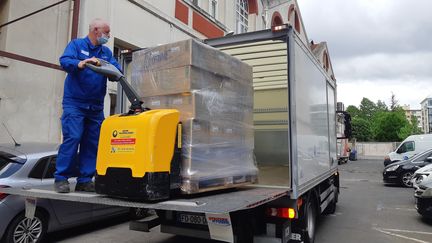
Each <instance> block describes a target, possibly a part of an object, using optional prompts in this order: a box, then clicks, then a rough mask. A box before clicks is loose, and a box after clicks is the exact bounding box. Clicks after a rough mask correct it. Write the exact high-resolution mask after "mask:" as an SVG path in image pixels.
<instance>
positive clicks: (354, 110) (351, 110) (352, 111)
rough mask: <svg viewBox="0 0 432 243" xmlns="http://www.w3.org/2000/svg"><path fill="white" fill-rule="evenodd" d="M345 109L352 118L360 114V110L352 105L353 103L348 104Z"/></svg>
mask: <svg viewBox="0 0 432 243" xmlns="http://www.w3.org/2000/svg"><path fill="white" fill-rule="evenodd" d="M346 111H347V112H348V113H350V115H351V117H352V118H353V117H357V116H359V114H360V110H359V109H358V108H357V107H355V106H353V105H349V106H348V107H347V108H346Z"/></svg>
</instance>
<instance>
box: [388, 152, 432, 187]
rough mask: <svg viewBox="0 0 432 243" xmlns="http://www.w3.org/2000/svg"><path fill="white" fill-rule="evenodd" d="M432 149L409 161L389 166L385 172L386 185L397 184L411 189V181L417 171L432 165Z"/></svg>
mask: <svg viewBox="0 0 432 243" xmlns="http://www.w3.org/2000/svg"><path fill="white" fill-rule="evenodd" d="M431 156H432V149H429V150H426V151H424V152H422V153H419V154H418V155H415V156H413V157H411V158H410V159H408V160H404V161H399V162H396V163H393V164H390V165H387V166H386V167H385V168H384V171H383V180H384V182H385V183H397V184H400V185H402V186H406V187H411V186H412V183H411V179H412V176H413V174H414V172H415V171H416V170H418V169H419V168H422V167H424V166H426V165H428V164H431V163H432V157H431Z"/></svg>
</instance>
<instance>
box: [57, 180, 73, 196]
mask: <svg viewBox="0 0 432 243" xmlns="http://www.w3.org/2000/svg"><path fill="white" fill-rule="evenodd" d="M54 190H55V191H56V192H58V193H68V192H70V188H69V182H68V181H56V182H54Z"/></svg>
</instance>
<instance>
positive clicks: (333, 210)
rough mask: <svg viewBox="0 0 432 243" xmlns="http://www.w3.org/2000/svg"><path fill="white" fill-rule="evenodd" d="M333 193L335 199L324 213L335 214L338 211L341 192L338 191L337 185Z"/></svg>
mask: <svg viewBox="0 0 432 243" xmlns="http://www.w3.org/2000/svg"><path fill="white" fill-rule="evenodd" d="M333 194H334V195H333V199H332V200H331V202H330V203H329V204H328V205H327V208H326V209H325V210H324V212H323V214H334V213H335V212H336V204H337V202H338V196H339V192H338V189H337V188H336V187H335V190H334V192H333Z"/></svg>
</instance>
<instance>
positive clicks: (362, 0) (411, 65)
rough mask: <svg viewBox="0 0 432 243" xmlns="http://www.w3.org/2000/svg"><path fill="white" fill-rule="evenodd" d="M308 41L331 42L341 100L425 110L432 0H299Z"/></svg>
mask: <svg viewBox="0 0 432 243" xmlns="http://www.w3.org/2000/svg"><path fill="white" fill-rule="evenodd" d="M297 2H298V4H299V6H300V12H301V15H302V18H303V22H304V25H305V28H306V33H307V35H308V38H309V40H314V41H315V42H321V41H326V42H327V45H328V48H329V52H330V57H331V62H332V65H333V70H334V72H335V77H336V79H337V84H338V91H337V92H338V101H342V102H344V103H345V107H347V106H348V105H356V106H358V105H359V104H360V101H361V99H362V98H363V97H367V98H369V99H371V100H372V101H374V102H376V101H377V100H383V101H384V102H385V103H386V104H387V105H389V103H390V97H391V93H392V92H393V93H394V94H395V95H396V99H397V100H398V101H399V104H400V105H404V104H409V105H410V106H411V109H420V102H421V101H423V99H424V98H426V96H428V95H429V94H432V40H431V39H432V1H431V0H412V1H406V0H326V1H317V0H297Z"/></svg>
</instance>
